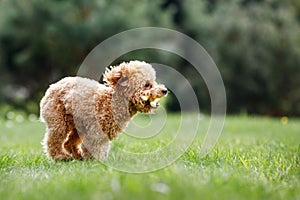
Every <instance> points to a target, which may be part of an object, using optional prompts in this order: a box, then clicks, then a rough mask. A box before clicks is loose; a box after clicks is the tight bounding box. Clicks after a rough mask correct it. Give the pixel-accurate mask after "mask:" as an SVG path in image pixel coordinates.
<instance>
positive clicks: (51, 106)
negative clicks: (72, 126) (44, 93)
mask: <svg viewBox="0 0 300 200" xmlns="http://www.w3.org/2000/svg"><path fill="white" fill-rule="evenodd" d="M41 118H42V120H44V121H45V123H46V134H45V137H44V139H43V141H42V145H43V147H44V150H45V152H46V154H47V155H48V157H49V158H51V159H53V160H55V161H60V160H71V159H72V157H71V156H70V154H69V153H68V152H66V151H65V150H64V148H63V143H64V141H65V140H66V138H67V134H68V133H67V122H66V121H65V109H64V107H63V105H62V104H61V103H60V102H56V101H52V100H47V99H46V100H44V102H43V104H41Z"/></svg>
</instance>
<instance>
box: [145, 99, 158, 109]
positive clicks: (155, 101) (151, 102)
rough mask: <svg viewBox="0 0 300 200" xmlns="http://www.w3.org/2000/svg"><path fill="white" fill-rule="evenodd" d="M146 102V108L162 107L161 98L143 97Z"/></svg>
mask: <svg viewBox="0 0 300 200" xmlns="http://www.w3.org/2000/svg"><path fill="white" fill-rule="evenodd" d="M142 99H143V100H144V101H145V106H151V108H158V107H159V106H160V103H159V102H160V98H149V97H148V96H142Z"/></svg>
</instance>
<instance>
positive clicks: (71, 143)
mask: <svg viewBox="0 0 300 200" xmlns="http://www.w3.org/2000/svg"><path fill="white" fill-rule="evenodd" d="M81 143H82V140H81V138H80V137H79V134H78V133H77V130H76V129H75V128H72V129H71V130H70V132H69V135H68V138H67V140H66V141H65V142H64V144H63V147H64V148H65V150H66V151H67V152H68V153H70V154H71V155H72V156H73V157H74V158H75V159H78V160H79V159H82V151H81V149H80V145H81Z"/></svg>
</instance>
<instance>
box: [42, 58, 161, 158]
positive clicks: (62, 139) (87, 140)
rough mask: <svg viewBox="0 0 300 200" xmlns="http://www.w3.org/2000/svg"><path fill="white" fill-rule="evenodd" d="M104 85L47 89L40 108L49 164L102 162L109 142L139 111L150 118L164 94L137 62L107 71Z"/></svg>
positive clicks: (83, 81)
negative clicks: (54, 162) (81, 160)
mask: <svg viewBox="0 0 300 200" xmlns="http://www.w3.org/2000/svg"><path fill="white" fill-rule="evenodd" d="M103 77H104V78H103V80H104V85H103V84H99V83H98V82H96V81H94V80H90V79H87V78H82V77H66V78H64V79H62V80H60V81H58V82H57V83H55V84H52V85H50V87H49V88H48V90H47V91H46V93H45V96H44V97H43V98H42V100H41V103H40V115H41V119H42V121H44V122H45V124H46V134H45V137H44V139H43V142H42V145H43V147H44V150H45V152H46V153H47V155H48V157H50V158H51V159H53V160H56V161H59V160H72V159H85V160H87V159H90V158H92V156H94V157H95V158H96V159H106V158H107V157H108V152H109V149H110V141H111V140H113V139H114V138H116V137H117V136H118V135H119V134H120V133H121V132H122V130H123V129H124V128H125V127H126V126H127V123H128V122H129V121H130V119H131V118H132V117H133V116H134V115H135V114H136V113H138V112H142V113H149V112H151V111H152V110H153V109H155V108H157V107H158V106H159V103H158V101H159V99H160V98H161V97H163V96H165V95H166V94H167V89H166V88H165V86H163V85H158V84H157V83H156V81H155V79H156V75H155V71H154V69H153V68H152V66H151V65H150V64H147V63H145V62H140V61H131V62H129V63H125V62H124V63H121V64H120V65H119V66H116V67H109V68H107V69H106V71H105V73H104V75H103Z"/></svg>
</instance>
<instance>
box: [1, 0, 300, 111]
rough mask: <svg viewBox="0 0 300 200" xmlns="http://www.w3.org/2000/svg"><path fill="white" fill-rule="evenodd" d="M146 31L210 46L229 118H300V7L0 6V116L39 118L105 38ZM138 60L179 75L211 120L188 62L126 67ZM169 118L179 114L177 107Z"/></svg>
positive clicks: (174, 1)
mask: <svg viewBox="0 0 300 200" xmlns="http://www.w3.org/2000/svg"><path fill="white" fill-rule="evenodd" d="M144 26H159V27H166V28H171V29H175V30H178V31H181V32H183V33H185V34H187V35H189V36H191V37H192V38H194V39H195V40H197V41H198V42H199V43H200V44H201V45H203V47H204V48H205V49H206V50H207V51H208V52H209V54H210V55H211V56H212V58H213V59H214V61H215V62H216V64H217V66H218V67H219V70H220V72H221V74H222V77H223V80H224V83H225V87H226V93H227V101H228V111H229V112H230V113H240V112H247V113H255V114H268V115H294V116H300V0H286V1H281V0H201V1H198V0H182V1H181V0H165V1H158V0H156V1H153V0H152V1H133V0H124V1H115V0H110V1H108V0H102V1H97V0H90V1H84V0H75V1H62V0H52V1H50V0H48V1H42V0H23V1H19V0H10V1H2V2H1V3H0V80H1V88H0V94H1V95H0V110H1V112H6V111H7V110H8V109H10V107H13V108H17V109H22V110H26V111H27V112H35V113H37V112H38V102H39V99H40V98H41V96H42V95H43V92H44V91H45V89H46V87H47V86H48V85H49V83H51V82H53V81H56V80H58V79H59V78H61V77H63V76H67V75H68V76H70V75H75V74H76V72H77V69H78V66H79V65H80V64H81V62H82V61H83V59H84V58H85V56H86V55H87V54H88V53H89V52H90V50H92V49H93V48H94V47H95V46H96V45H97V44H99V43H100V42H102V41H103V40H105V39H106V38H108V37H110V36H112V35H114V34H116V33H119V32H121V31H124V30H127V29H131V28H136V27H144ZM131 58H135V59H143V60H146V61H148V62H154V61H156V62H158V61H160V62H162V63H166V64H169V65H171V66H173V67H175V68H176V69H177V70H179V71H180V72H181V73H182V74H183V75H185V76H186V77H188V79H189V81H190V82H191V85H192V86H193V88H194V89H195V91H196V92H197V95H198V100H199V104H200V107H201V109H202V110H206V111H209V110H210V104H209V102H210V100H209V95H208V92H207V89H206V86H205V84H204V82H201V81H200V82H199V79H201V77H195V76H196V75H195V74H196V73H195V71H194V70H193V68H192V67H191V66H190V64H189V63H187V62H186V61H185V60H184V59H181V58H178V57H177V56H176V55H171V54H167V53H163V54H162V53H161V52H157V51H152V50H144V51H137V52H132V53H130V54H128V55H124V57H122V58H120V60H121V59H131ZM171 96H172V95H171ZM168 108H169V110H174V111H176V110H177V109H178V106H177V104H176V100H175V99H174V98H173V99H172V98H170V99H169V101H168Z"/></svg>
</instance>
